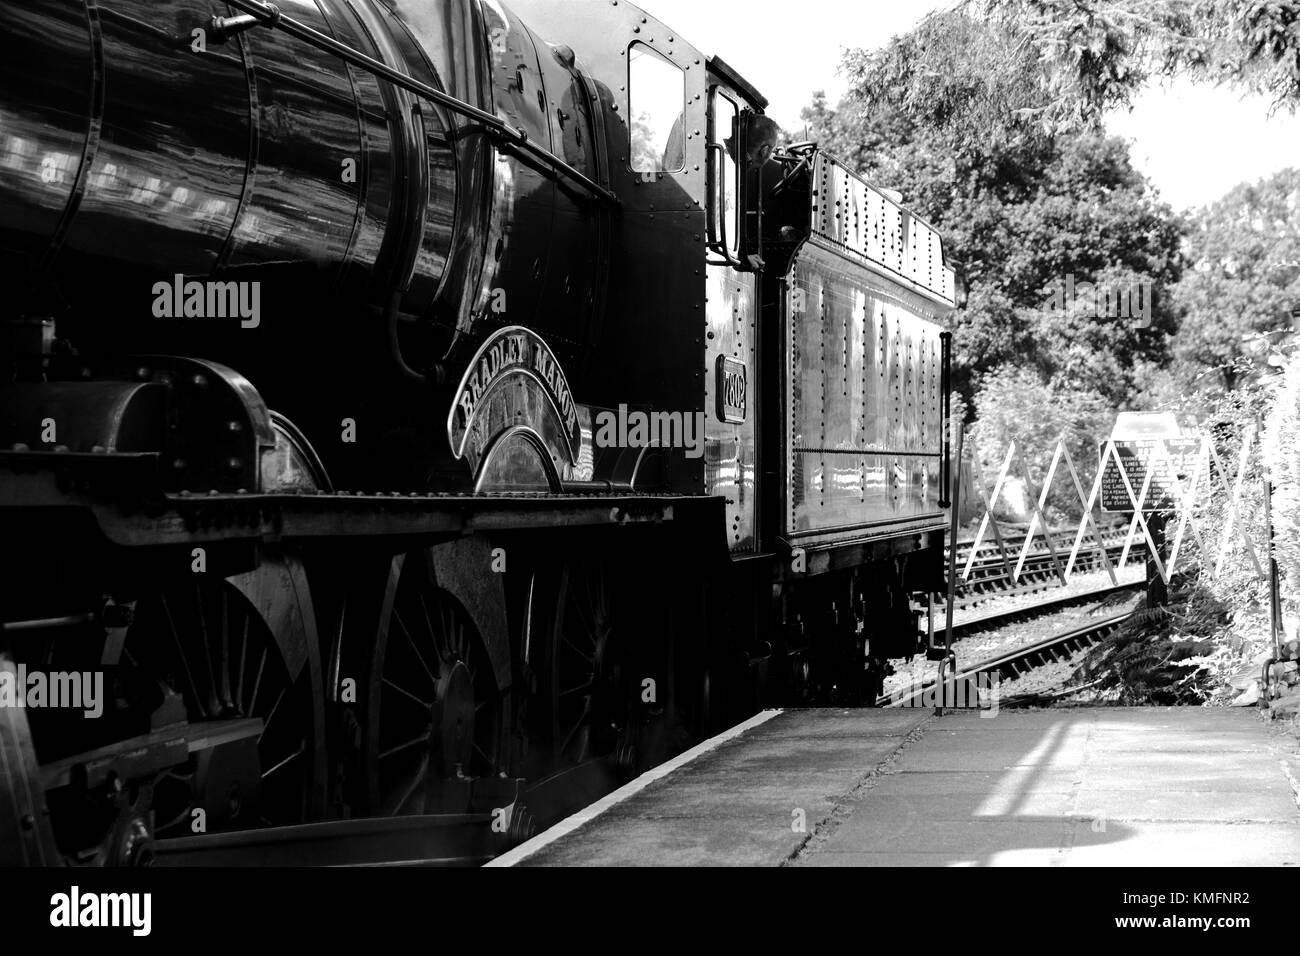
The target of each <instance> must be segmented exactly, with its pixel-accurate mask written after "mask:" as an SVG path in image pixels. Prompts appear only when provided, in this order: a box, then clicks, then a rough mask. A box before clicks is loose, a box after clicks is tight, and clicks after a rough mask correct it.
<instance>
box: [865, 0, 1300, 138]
mask: <svg viewBox="0 0 1300 956" xmlns="http://www.w3.org/2000/svg"><path fill="white" fill-rule="evenodd" d="M845 66H846V68H847V70H848V73H849V78H850V82H851V84H852V85H853V86H854V87H855V88H856V89H858V90H860V91H862V95H863V97H864V100H865V102H866V105H867V106H868V107H869V108H870V109H871V111H873V112H900V113H903V114H904V115H906V116H907V117H909V119H911V120H912V121H913V122H915V123H917V124H918V125H921V126H924V127H927V128H929V129H932V130H934V131H936V132H937V133H939V134H940V135H941V136H943V137H944V138H945V139H946V140H947V141H948V142H949V144H950V145H951V146H952V147H953V148H955V149H962V148H967V147H970V146H972V145H975V144H985V145H987V144H999V143H1004V142H1012V143H1014V142H1020V141H1023V140H1025V139H1032V138H1036V137H1039V136H1043V135H1046V136H1049V137H1050V136H1053V135H1056V134H1058V133H1061V132H1066V131H1080V130H1093V131H1095V130H1097V129H1099V128H1100V126H1101V120H1102V117H1103V116H1104V114H1105V113H1106V112H1107V111H1108V110H1109V109H1112V108H1114V107H1117V106H1125V105H1128V104H1129V103H1130V102H1131V100H1132V97H1133V95H1134V94H1135V93H1136V92H1137V91H1139V90H1140V89H1141V88H1142V87H1143V85H1144V84H1145V83H1146V82H1147V81H1148V79H1150V78H1151V77H1152V76H1157V75H1158V76H1172V75H1175V74H1181V75H1186V76H1190V77H1192V78H1193V79H1199V80H1207V81H1212V82H1227V83H1232V84H1235V85H1238V86H1241V87H1244V88H1246V89H1250V90H1254V91H1257V92H1262V93H1264V94H1266V95H1268V96H1270V97H1271V98H1272V99H1273V102H1274V105H1275V107H1277V108H1285V109H1289V110H1294V109H1295V108H1296V107H1297V106H1300V3H1297V2H1296V0H960V2H958V3H957V5H956V6H954V7H952V8H950V9H947V10H943V11H939V12H936V13H933V14H931V15H929V16H927V17H926V18H925V19H924V20H923V21H922V22H921V23H920V24H919V25H917V26H916V27H915V28H914V29H913V30H912V31H910V32H909V33H907V34H905V35H903V36H901V37H895V38H894V39H893V40H892V41H891V42H890V43H889V44H888V45H887V46H885V47H883V48H881V49H879V50H872V51H865V50H857V51H854V52H851V53H850V54H848V55H847V56H846V58H845Z"/></svg>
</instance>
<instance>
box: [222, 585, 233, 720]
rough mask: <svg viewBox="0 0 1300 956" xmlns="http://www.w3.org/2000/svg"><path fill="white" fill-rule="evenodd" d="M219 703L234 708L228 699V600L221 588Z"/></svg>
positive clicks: (223, 589)
mask: <svg viewBox="0 0 1300 956" xmlns="http://www.w3.org/2000/svg"><path fill="white" fill-rule="evenodd" d="M221 704H222V706H223V707H225V708H228V709H234V701H232V700H231V699H230V601H229V599H228V598H227V596H226V590H225V588H222V589H221Z"/></svg>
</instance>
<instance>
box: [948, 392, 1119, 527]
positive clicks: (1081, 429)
mask: <svg viewBox="0 0 1300 956" xmlns="http://www.w3.org/2000/svg"><path fill="white" fill-rule="evenodd" d="M974 406H975V424H974V425H972V426H971V428H970V429H969V430H968V431H967V437H966V441H967V446H968V454H969V455H970V459H971V461H972V462H975V463H977V465H978V467H977V477H978V476H982V478H983V481H984V487H985V489H986V490H989V491H991V490H992V486H993V482H994V481H996V480H997V474H998V470H999V469H1000V468H1001V467H1002V461H1003V459H1004V457H1005V456H1006V453H1007V448H1008V446H1009V444H1010V442H1011V441H1012V440H1014V441H1015V442H1016V445H1017V447H1018V449H1019V451H1020V456H1021V457H1020V458H1019V459H1018V460H1017V459H1013V460H1012V463H1011V471H1010V474H1011V475H1015V476H1017V477H1023V475H1024V472H1023V469H1022V464H1021V463H1022V462H1023V463H1024V464H1023V467H1027V468H1028V469H1029V477H1030V480H1031V481H1032V483H1033V486H1034V489H1035V490H1036V491H1037V492H1039V493H1041V492H1042V490H1043V488H1042V486H1043V481H1044V479H1046V477H1047V469H1048V467H1049V466H1050V464H1051V460H1052V452H1053V451H1055V449H1056V443H1057V441H1058V440H1059V439H1060V438H1061V437H1062V436H1064V438H1065V442H1066V447H1067V448H1068V449H1069V452H1070V457H1071V459H1072V460H1073V462H1074V466H1075V468H1076V469H1077V470H1078V472H1079V481H1080V483H1081V484H1082V485H1083V493H1084V494H1085V495H1086V494H1087V493H1088V492H1089V491H1090V490H1091V488H1092V482H1093V480H1094V478H1095V477H1096V474H1097V463H1098V453H1097V443H1098V441H1099V440H1102V439H1105V438H1106V437H1107V436H1108V435H1109V434H1110V429H1111V426H1112V425H1113V424H1114V421H1115V414H1114V410H1113V408H1112V406H1111V403H1110V402H1108V401H1107V400H1106V399H1105V398H1103V397H1102V396H1101V395H1099V394H1097V393H1096V392H1092V391H1080V390H1078V389H1067V388H1063V387H1060V386H1057V385H1054V384H1051V383H1049V382H1046V381H1044V380H1043V379H1042V377H1041V376H1040V375H1039V373H1038V372H1036V371H1034V370H1032V369H1027V368H1017V367H1013V366H1008V367H1003V368H1000V369H997V370H996V371H993V372H990V373H989V374H987V375H985V376H984V377H983V378H982V379H981V380H980V383H979V387H978V388H977V389H976V391H975V396H974ZM994 511H995V512H997V513H998V515H999V517H1001V518H1003V519H1005V518H1008V517H1013V516H1014V511H1015V507H1014V504H1013V503H1012V502H1011V501H1010V500H1009V499H1008V497H1007V496H1006V495H1005V494H1004V495H1003V498H1002V500H1001V501H999V502H994ZM1046 511H1047V518H1048V521H1049V523H1052V524H1057V523H1066V522H1070V523H1073V522H1077V521H1078V520H1079V518H1080V517H1081V512H1082V508H1081V507H1080V505H1079V496H1078V494H1077V493H1076V491H1075V490H1074V483H1073V482H1072V481H1071V480H1070V473H1069V470H1068V469H1067V468H1066V466H1065V462H1064V461H1062V462H1061V463H1060V464H1059V465H1058V466H1057V470H1056V475H1055V477H1054V478H1053V480H1052V489H1051V491H1050V493H1049V494H1048V498H1047V509H1046Z"/></svg>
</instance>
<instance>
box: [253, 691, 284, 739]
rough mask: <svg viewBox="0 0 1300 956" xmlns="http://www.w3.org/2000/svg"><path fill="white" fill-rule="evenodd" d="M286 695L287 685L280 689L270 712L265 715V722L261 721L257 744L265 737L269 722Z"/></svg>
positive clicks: (273, 717) (273, 718)
mask: <svg viewBox="0 0 1300 956" xmlns="http://www.w3.org/2000/svg"><path fill="white" fill-rule="evenodd" d="M287 693H289V685H288V684H285V685H284V687H282V688H281V689H280V696H278V697H277V698H276V699H275V703H274V704H272V705H271V712H270V713H269V714H267V715H266V720H264V721H262V732H261V733H260V734H258V735H257V742H258V743H259V744H260V743H261V742H262V738H263V737H265V736H266V731H267V728H269V727H270V726H271V721H273V720H275V712H276V711H277V710H279V709H280V701H282V700H284V696H285V694H287Z"/></svg>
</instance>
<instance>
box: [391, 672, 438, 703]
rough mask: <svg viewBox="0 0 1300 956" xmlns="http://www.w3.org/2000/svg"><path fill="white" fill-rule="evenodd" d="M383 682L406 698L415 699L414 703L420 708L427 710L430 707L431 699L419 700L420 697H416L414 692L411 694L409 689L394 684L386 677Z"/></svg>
mask: <svg viewBox="0 0 1300 956" xmlns="http://www.w3.org/2000/svg"><path fill="white" fill-rule="evenodd" d="M384 684H386V685H387V686H389V687H391V688H392V689H393V690H395V691H397V692H398V693H399V694H401V695H402V696H403V697H408V698H410V699H411V700H413V701H415V703H416V704H417V705H418V706H419V707H421V708H422V709H424V710H428V709H429V708H430V707H432V706H433V701H431V700H421V699H420V698H418V697H416V696H415V695H414V694H412V693H411V692H410V691H409V690H407V689H406V688H405V687H401V686H399V685H397V684H394V683H393V682H392V681H391V680H389V679H388V678H387V677H385V678H384Z"/></svg>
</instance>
